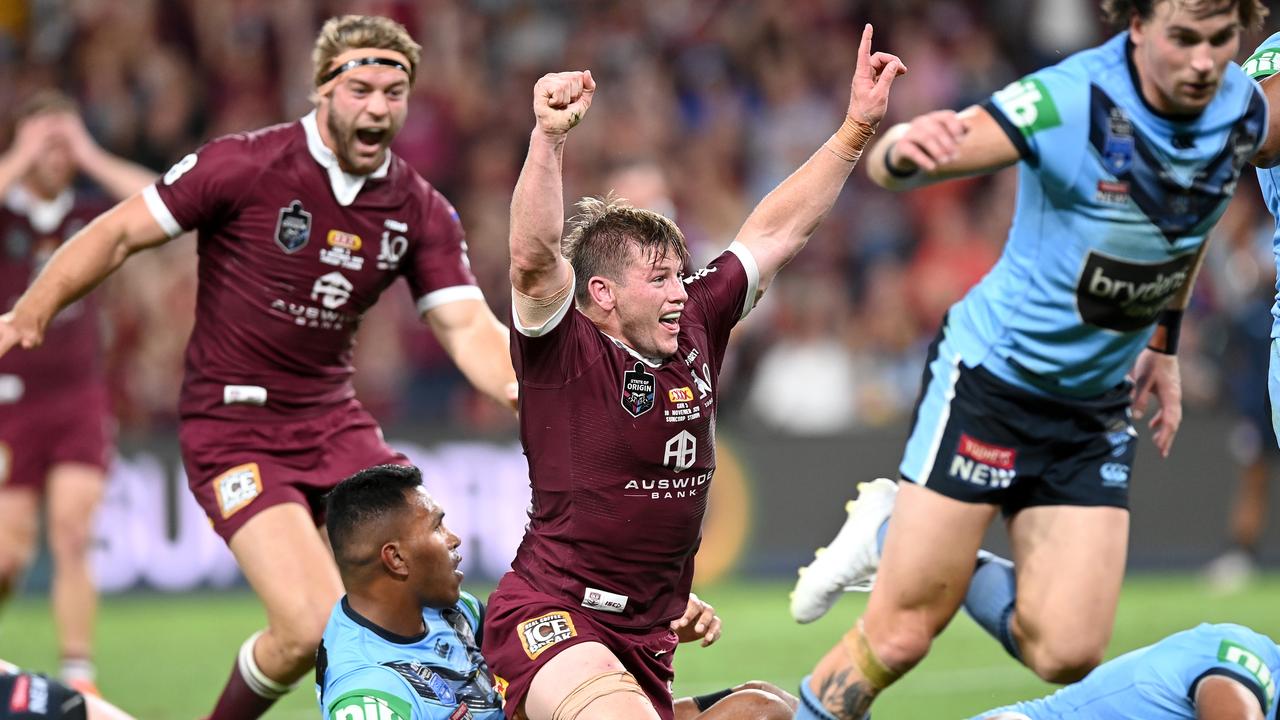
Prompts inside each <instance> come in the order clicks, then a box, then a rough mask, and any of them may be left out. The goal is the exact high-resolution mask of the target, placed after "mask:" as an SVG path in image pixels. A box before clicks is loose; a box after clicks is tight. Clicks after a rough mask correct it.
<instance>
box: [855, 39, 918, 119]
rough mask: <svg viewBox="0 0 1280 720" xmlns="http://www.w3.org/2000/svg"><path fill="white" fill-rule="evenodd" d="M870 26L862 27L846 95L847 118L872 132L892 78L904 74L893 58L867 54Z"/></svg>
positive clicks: (903, 67)
mask: <svg viewBox="0 0 1280 720" xmlns="http://www.w3.org/2000/svg"><path fill="white" fill-rule="evenodd" d="M871 35H872V28H871V23H867V25H866V26H865V27H863V28H862V42H861V43H859V44H858V64H857V66H855V67H854V69H853V87H852V90H851V92H850V94H849V111H848V112H849V117H851V118H853V119H854V120H857V121H859V122H864V123H866V124H868V125H870V126H871V127H872V128H873V129H874V128H876V127H877V126H878V125H880V121H881V120H883V119H884V114H885V111H886V110H888V109H889V88H890V87H891V86H892V85H893V79H894V78H896V77H898V76H899V75H904V74H906V72H907V66H906V65H903V64H902V61H901V60H899V59H898V56H897V55H890V54H889V53H884V52H878V53H874V54H872V52H871Z"/></svg>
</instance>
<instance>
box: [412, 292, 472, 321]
mask: <svg viewBox="0 0 1280 720" xmlns="http://www.w3.org/2000/svg"><path fill="white" fill-rule="evenodd" d="M459 300H484V292H483V291H482V290H481V289H480V288H479V287H477V286H475V285H454V286H453V287H447V288H440V289H439V290H432V291H431V292H429V293H427V294H426V295H423V296H422V297H420V298H418V314H419V315H421V314H423V313H425V312H428V311H430V310H435V309H436V308H438V307H440V306H441V305H448V304H449V303H454V302H458V301H459Z"/></svg>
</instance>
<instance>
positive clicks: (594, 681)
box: [551, 670, 649, 720]
mask: <svg viewBox="0 0 1280 720" xmlns="http://www.w3.org/2000/svg"><path fill="white" fill-rule="evenodd" d="M617 693H635V694H637V695H639V696H640V697H643V698H644V699H645V700H646V701H647V700H648V699H649V696H648V695H646V694H645V692H644V690H641V689H640V683H638V682H636V678H635V676H634V675H632V674H631V673H629V672H626V671H625V670H615V671H612V672H607V673H601V674H599V675H596V676H595V677H591V678H588V679H586V680H584V681H583V682H582V684H580V685H578V687H576V688H574V689H573V691H572V692H570V693H569V694H568V695H566V696H565V698H564V700H561V701H560V704H559V705H557V706H556V711H555V712H553V713H551V720H577V717H578V716H579V715H580V714H581V713H582V711H583V710H586V709H587V706H588V705H590V704H591V703H593V702H595V701H596V700H599V699H600V698H602V697H606V696H608V695H614V694H617Z"/></svg>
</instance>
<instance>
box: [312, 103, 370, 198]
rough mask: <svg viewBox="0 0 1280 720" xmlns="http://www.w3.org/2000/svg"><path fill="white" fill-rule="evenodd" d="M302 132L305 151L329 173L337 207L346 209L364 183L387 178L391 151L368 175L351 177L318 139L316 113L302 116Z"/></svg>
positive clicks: (313, 111)
mask: <svg viewBox="0 0 1280 720" xmlns="http://www.w3.org/2000/svg"><path fill="white" fill-rule="evenodd" d="M301 122H302V131H303V132H304V133H306V136H307V150H309V151H311V157H312V158H314V159H315V161H316V162H317V163H319V164H320V167H322V168H324V169H325V170H326V171H327V172H328V173H329V187H330V188H332V189H333V197H334V198H335V199H336V200H337V201H338V204H339V205H342V206H343V207H346V206H347V205H350V204H351V203H353V202H355V200H356V195H358V194H360V188H362V187H364V181H365V180H367V179H369V178H373V179H374V180H380V179H382V178H384V177H386V176H387V170H388V169H389V168H390V167H391V151H390V150H388V151H387V157H386V159H384V160H383V161H382V165H380V166H379V167H378V169H377V170H374V171H373V172H372V173H369V174H368V175H352V174H350V173H348V172H344V171H343V169H342V166H341V165H339V164H338V156H337V155H334V154H333V151H332V150H330V149H329V147H328V146H327V145H325V144H324V140H322V139H321V138H320V126H319V125H318V124H317V123H316V111H315V110H312V111H311V112H309V113H307V114H306V115H303V116H302V121H301Z"/></svg>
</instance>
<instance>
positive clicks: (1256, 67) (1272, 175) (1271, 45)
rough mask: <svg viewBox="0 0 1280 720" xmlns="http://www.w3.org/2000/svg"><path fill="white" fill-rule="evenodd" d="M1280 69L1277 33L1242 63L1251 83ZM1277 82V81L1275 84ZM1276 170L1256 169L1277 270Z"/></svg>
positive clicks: (1274, 326)
mask: <svg viewBox="0 0 1280 720" xmlns="http://www.w3.org/2000/svg"><path fill="white" fill-rule="evenodd" d="M1277 70H1280V33H1276V34H1275V35H1272V36H1271V37H1269V38H1267V39H1266V40H1265V41H1264V42H1263V43H1262V44H1261V45H1259V46H1258V49H1257V50H1255V51H1254V53H1253V55H1251V56H1249V59H1248V60H1246V61H1245V63H1244V71H1245V72H1246V73H1248V75H1249V77H1251V78H1253V79H1254V80H1263V79H1264V78H1269V77H1271V76H1272V75H1275V74H1276V71H1277ZM1277 82H1280V81H1277ZM1278 173H1280V168H1258V185H1260V186H1261V187H1262V199H1263V200H1265V201H1266V203H1267V209H1268V210H1270V211H1271V214H1272V216H1274V217H1275V218H1276V231H1275V234H1274V235H1273V236H1272V238H1271V245H1272V247H1273V248H1274V249H1275V252H1276V266H1277V267H1278V268H1280V186H1278V183H1280V176H1278V175H1277V174H1278ZM1271 317H1272V321H1271V337H1273V338H1280V277H1277V279H1276V302H1275V304H1274V305H1272V306H1271Z"/></svg>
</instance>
